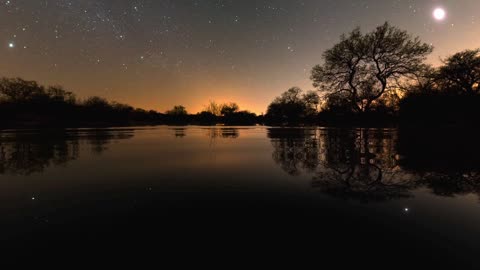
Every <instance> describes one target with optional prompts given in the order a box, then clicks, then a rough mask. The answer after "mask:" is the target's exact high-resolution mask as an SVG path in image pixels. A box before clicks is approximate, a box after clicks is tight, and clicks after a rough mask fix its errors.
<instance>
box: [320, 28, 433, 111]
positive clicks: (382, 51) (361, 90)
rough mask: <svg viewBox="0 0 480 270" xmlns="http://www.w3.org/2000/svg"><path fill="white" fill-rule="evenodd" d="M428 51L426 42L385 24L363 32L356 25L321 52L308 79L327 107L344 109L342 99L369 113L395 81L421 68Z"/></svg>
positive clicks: (356, 109)
mask: <svg viewBox="0 0 480 270" xmlns="http://www.w3.org/2000/svg"><path fill="white" fill-rule="evenodd" d="M431 52H432V47H431V46H430V45H428V44H425V43H422V42H421V41H420V39H419V38H418V37H416V38H412V37H411V36H410V35H409V34H408V33H407V32H406V31H403V30H400V29H398V28H396V27H393V26H391V25H390V24H388V23H385V24H384V25H382V26H379V27H377V29H376V30H374V31H372V32H370V33H367V34H363V33H362V32H361V31H360V29H359V28H357V29H355V30H353V31H352V32H351V33H350V34H349V35H348V36H346V35H342V36H341V40H340V42H339V43H338V44H336V45H335V46H334V47H333V48H331V49H329V50H327V51H326V52H325V53H324V54H323V58H324V61H325V62H324V64H323V65H317V66H315V67H314V68H313V70H312V75H311V79H312V80H313V82H314V86H315V87H318V88H319V89H320V91H322V92H324V93H325V96H326V98H327V101H328V102H330V103H333V104H334V105H330V106H334V107H335V108H339V107H340V108H342V109H344V108H345V107H346V106H347V105H341V106H339V105H338V103H339V102H344V103H345V104H348V106H350V107H351V110H352V111H353V112H355V113H362V112H369V111H371V109H372V107H374V106H375V105H376V102H377V100H379V99H381V98H383V97H384V94H385V93H386V92H387V91H392V90H394V89H395V88H396V85H397V83H398V82H399V81H402V80H405V79H408V78H410V77H412V76H415V75H416V74H417V73H418V72H420V71H421V70H422V69H424V64H423V61H424V60H425V59H426V56H427V55H429V54H430V53H431ZM337 95H338V96H337ZM331 96H337V97H334V98H333V100H332V98H331Z"/></svg>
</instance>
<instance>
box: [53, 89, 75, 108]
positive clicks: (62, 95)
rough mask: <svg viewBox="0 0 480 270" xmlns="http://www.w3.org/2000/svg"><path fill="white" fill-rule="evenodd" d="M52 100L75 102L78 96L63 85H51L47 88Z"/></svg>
mask: <svg viewBox="0 0 480 270" xmlns="http://www.w3.org/2000/svg"><path fill="white" fill-rule="evenodd" d="M46 92H47V95H48V97H49V98H50V100H52V101H54V102H57V103H68V104H75V103H76V97H75V95H74V94H73V93H72V92H69V91H66V90H65V89H64V88H63V87H62V86H50V87H48V88H47V91H46Z"/></svg>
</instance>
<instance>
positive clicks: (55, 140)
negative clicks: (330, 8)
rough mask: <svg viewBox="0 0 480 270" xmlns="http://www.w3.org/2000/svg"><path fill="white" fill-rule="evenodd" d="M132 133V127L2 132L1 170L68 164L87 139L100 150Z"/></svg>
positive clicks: (20, 172) (22, 171)
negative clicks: (130, 128) (123, 128)
mask: <svg viewBox="0 0 480 270" xmlns="http://www.w3.org/2000/svg"><path fill="white" fill-rule="evenodd" d="M132 137H133V130H107V129H102V130H62V131H49V132H31V131H22V132H18V131H17V132H3V133H0V174H11V175H30V174H32V173H37V172H42V171H44V170H45V169H46V168H48V167H50V166H65V165H66V164H67V163H68V162H70V161H73V160H76V159H77V158H78V157H79V152H80V146H81V145H82V144H83V143H86V144H87V145H88V146H89V148H90V149H91V152H92V153H94V154H101V153H103V152H104V151H106V150H107V149H108V145H109V144H110V143H112V142H113V141H116V140H121V139H128V138H132Z"/></svg>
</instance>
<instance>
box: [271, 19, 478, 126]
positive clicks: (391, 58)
mask: <svg viewBox="0 0 480 270" xmlns="http://www.w3.org/2000/svg"><path fill="white" fill-rule="evenodd" d="M432 51H433V47H432V46H431V45H429V44H426V43H422V42H421V41H420V39H419V38H418V37H412V36H411V35H410V34H408V33H407V32H406V31H403V30H401V29H398V28H396V27H394V26H391V25H390V24H389V23H385V24H383V25H381V26H379V27H377V28H376V29H375V30H373V31H371V32H369V33H366V34H364V33H362V32H361V31H360V29H359V28H357V29H355V30H353V31H352V32H351V33H349V34H347V35H342V36H341V38H340V42H339V43H337V44H335V45H334V46H333V47H332V48H331V49H329V50H327V51H325V52H324V53H323V64H321V65H317V66H315V67H314V68H313V69H312V72H311V80H312V81H313V85H314V86H315V87H316V88H317V89H318V90H319V91H318V92H307V93H306V94H302V91H301V90H300V89H299V88H297V87H294V88H291V89H290V90H288V91H287V92H285V93H284V94H282V95H281V96H280V97H279V98H277V99H275V100H274V101H273V102H272V103H271V104H270V106H269V107H268V111H267V114H266V115H265V119H266V122H267V123H271V124H276V125H278V124H281V125H297V124H302V123H303V124H312V123H315V124H321V125H350V126H352V125H366V126H388V125H397V124H401V125H403V126H412V125H414V126H427V125H428V126H476V123H477V122H478V118H479V117H480V50H479V49H476V50H465V51H462V52H459V53H456V54H454V55H452V56H450V57H448V58H447V59H444V60H443V63H442V65H441V66H440V67H436V68H434V67H432V66H430V65H427V64H426V63H425V61H426V58H427V56H428V55H429V54H430V53H431V52H432ZM315 108H318V110H315Z"/></svg>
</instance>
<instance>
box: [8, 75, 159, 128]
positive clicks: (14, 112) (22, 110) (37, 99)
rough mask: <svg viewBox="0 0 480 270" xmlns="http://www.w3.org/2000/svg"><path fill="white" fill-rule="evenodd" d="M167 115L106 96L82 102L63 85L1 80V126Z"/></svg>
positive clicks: (120, 121)
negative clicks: (112, 100)
mask: <svg viewBox="0 0 480 270" xmlns="http://www.w3.org/2000/svg"><path fill="white" fill-rule="evenodd" d="M162 120H163V115H161V114H159V113H157V112H155V111H145V110H141V109H134V108H133V107H131V106H129V105H126V104H121V103H117V102H109V101H107V100H106V99H104V98H102V97H89V98H87V99H85V100H83V101H78V100H77V98H76V97H75V95H74V94H73V93H72V92H69V91H67V90H65V89H63V88H62V87H61V86H50V87H44V86H41V85H39V84H38V83H37V82H34V81H26V80H23V79H20V78H13V79H9V78H3V79H1V80H0V125H1V127H18V126H28V127H54V126H55V127H57V126H59V127H60V126H61V127H69V126H71V127H76V126H108V125H130V124H144V123H150V124H152V123H159V122H160V121H162Z"/></svg>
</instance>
